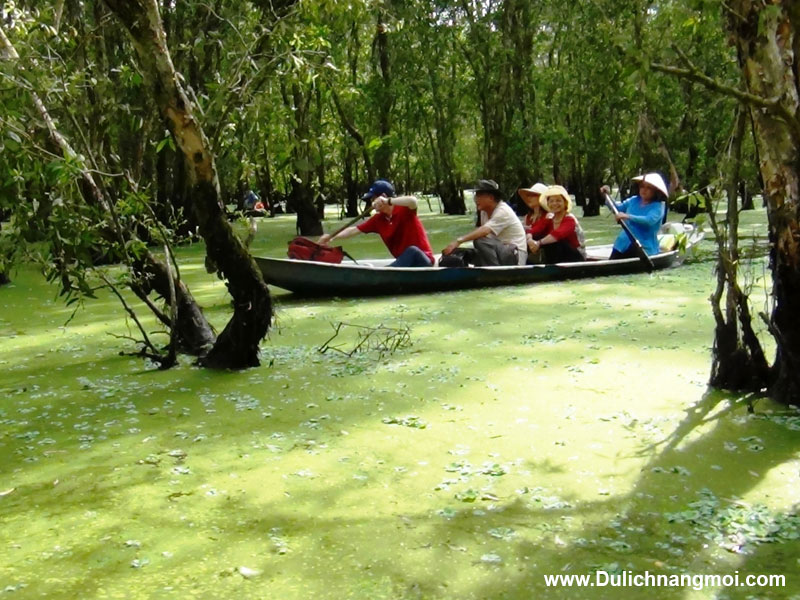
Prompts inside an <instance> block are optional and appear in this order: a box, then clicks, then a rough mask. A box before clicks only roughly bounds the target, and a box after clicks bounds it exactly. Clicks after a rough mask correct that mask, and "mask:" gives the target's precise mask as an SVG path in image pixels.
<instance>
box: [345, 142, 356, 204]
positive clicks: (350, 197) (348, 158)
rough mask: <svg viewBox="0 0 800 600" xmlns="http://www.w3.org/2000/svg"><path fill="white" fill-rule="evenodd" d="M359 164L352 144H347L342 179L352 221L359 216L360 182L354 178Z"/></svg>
mask: <svg viewBox="0 0 800 600" xmlns="http://www.w3.org/2000/svg"><path fill="white" fill-rule="evenodd" d="M357 162H358V159H357V158H356V155H355V153H354V152H353V151H352V149H351V148H350V144H347V143H345V144H344V157H343V163H344V171H343V173H342V178H343V179H344V192H345V196H346V197H347V202H346V203H347V209H346V213H347V216H348V217H350V218H351V219H352V218H353V217H357V216H358V200H359V198H358V182H357V181H356V179H355V178H354V177H353V170H354V165H356V164H357Z"/></svg>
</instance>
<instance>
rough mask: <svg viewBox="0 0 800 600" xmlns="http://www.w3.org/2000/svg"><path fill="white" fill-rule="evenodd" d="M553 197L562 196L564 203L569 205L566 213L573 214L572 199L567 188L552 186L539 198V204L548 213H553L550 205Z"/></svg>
mask: <svg viewBox="0 0 800 600" xmlns="http://www.w3.org/2000/svg"><path fill="white" fill-rule="evenodd" d="M553 196H561V197H562V198H564V201H565V202H566V203H567V211H566V212H572V198H570V197H569V192H568V191H567V190H566V188H564V187H562V186H560V185H551V186H550V187H548V188H547V189H546V190H545V191H544V192H542V195H541V196H539V204H540V205H541V207H542V208H543V209H545V210H546V211H547V212H553V211H551V210H550V206H549V204H548V200H549V199H550V198H552V197H553Z"/></svg>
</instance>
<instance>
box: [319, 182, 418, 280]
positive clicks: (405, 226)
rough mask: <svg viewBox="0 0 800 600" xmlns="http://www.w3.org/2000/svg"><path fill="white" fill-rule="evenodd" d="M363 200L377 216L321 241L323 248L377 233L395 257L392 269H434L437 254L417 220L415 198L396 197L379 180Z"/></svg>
mask: <svg viewBox="0 0 800 600" xmlns="http://www.w3.org/2000/svg"><path fill="white" fill-rule="evenodd" d="M362 200H372V208H373V209H375V211H376V214H374V215H372V216H371V217H370V218H369V219H367V220H366V221H364V222H363V223H360V224H359V225H355V226H353V227H348V228H346V229H344V230H343V231H340V232H339V233H338V234H337V235H335V236H333V237H331V236H329V235H327V234H325V235H323V236H321V237H320V238H319V240H318V241H319V243H320V244H326V245H327V244H329V243H330V242H332V241H333V240H334V239H337V240H338V239H347V238H349V237H353V236H354V235H358V234H359V233H377V234H378V235H380V236H381V239H382V240H383V243H384V244H386V247H387V248H388V249H389V252H391V254H392V256H394V257H395V259H396V260H395V261H394V262H393V263H391V264H390V265H389V266H390V267H432V266H433V263H434V259H433V251H432V250H431V244H430V242H429V241H428V234H427V233H426V232H425V228H424V227H423V226H422V222H421V221H420V220H419V217H418V216H417V199H416V198H415V197H414V196H399V197H395V192H394V186H393V185H392V184H391V183H389V182H388V181H386V180H384V179H378V180H377V181H376V182H375V183H373V184H372V186H371V187H370V188H369V191H368V192H367V193H366V194H364V197H363V198H362Z"/></svg>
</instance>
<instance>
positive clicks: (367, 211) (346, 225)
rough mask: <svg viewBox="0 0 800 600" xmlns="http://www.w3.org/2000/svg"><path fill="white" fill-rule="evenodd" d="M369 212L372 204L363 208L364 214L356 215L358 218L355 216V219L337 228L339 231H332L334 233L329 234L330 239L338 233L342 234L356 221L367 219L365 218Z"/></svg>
mask: <svg viewBox="0 0 800 600" xmlns="http://www.w3.org/2000/svg"><path fill="white" fill-rule="evenodd" d="M371 212H372V204H370V205H369V206H368V207H367V208H365V209H364V212H362V213H361V214H360V215H358V216H357V217H356V218H355V219H353V220H352V221H348V222H347V223H345V224H344V225H342V226H341V227H339V229H337V230H336V231H334V232H333V233H332V234H331V237H332V238H334V237H336V236H337V235H339V234H340V233H342V232H343V231H344V230H345V229H347V228H348V227H350V226H351V225H352V224H353V223H355V222H356V221H360V220H361V219H363V218H364V217H367V216H369V213H371Z"/></svg>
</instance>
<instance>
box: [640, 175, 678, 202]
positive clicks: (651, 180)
mask: <svg viewBox="0 0 800 600" xmlns="http://www.w3.org/2000/svg"><path fill="white" fill-rule="evenodd" d="M633 181H641V182H644V183H646V184H648V185H650V186H652V187H654V188H655V189H657V190H658V191H659V192H661V193H662V194H664V197H665V198H666V197H667V196H669V192H668V191H667V184H666V183H664V178H663V177H661V175H659V174H658V173H646V174H644V175H638V176H636V177H634V178H633Z"/></svg>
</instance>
